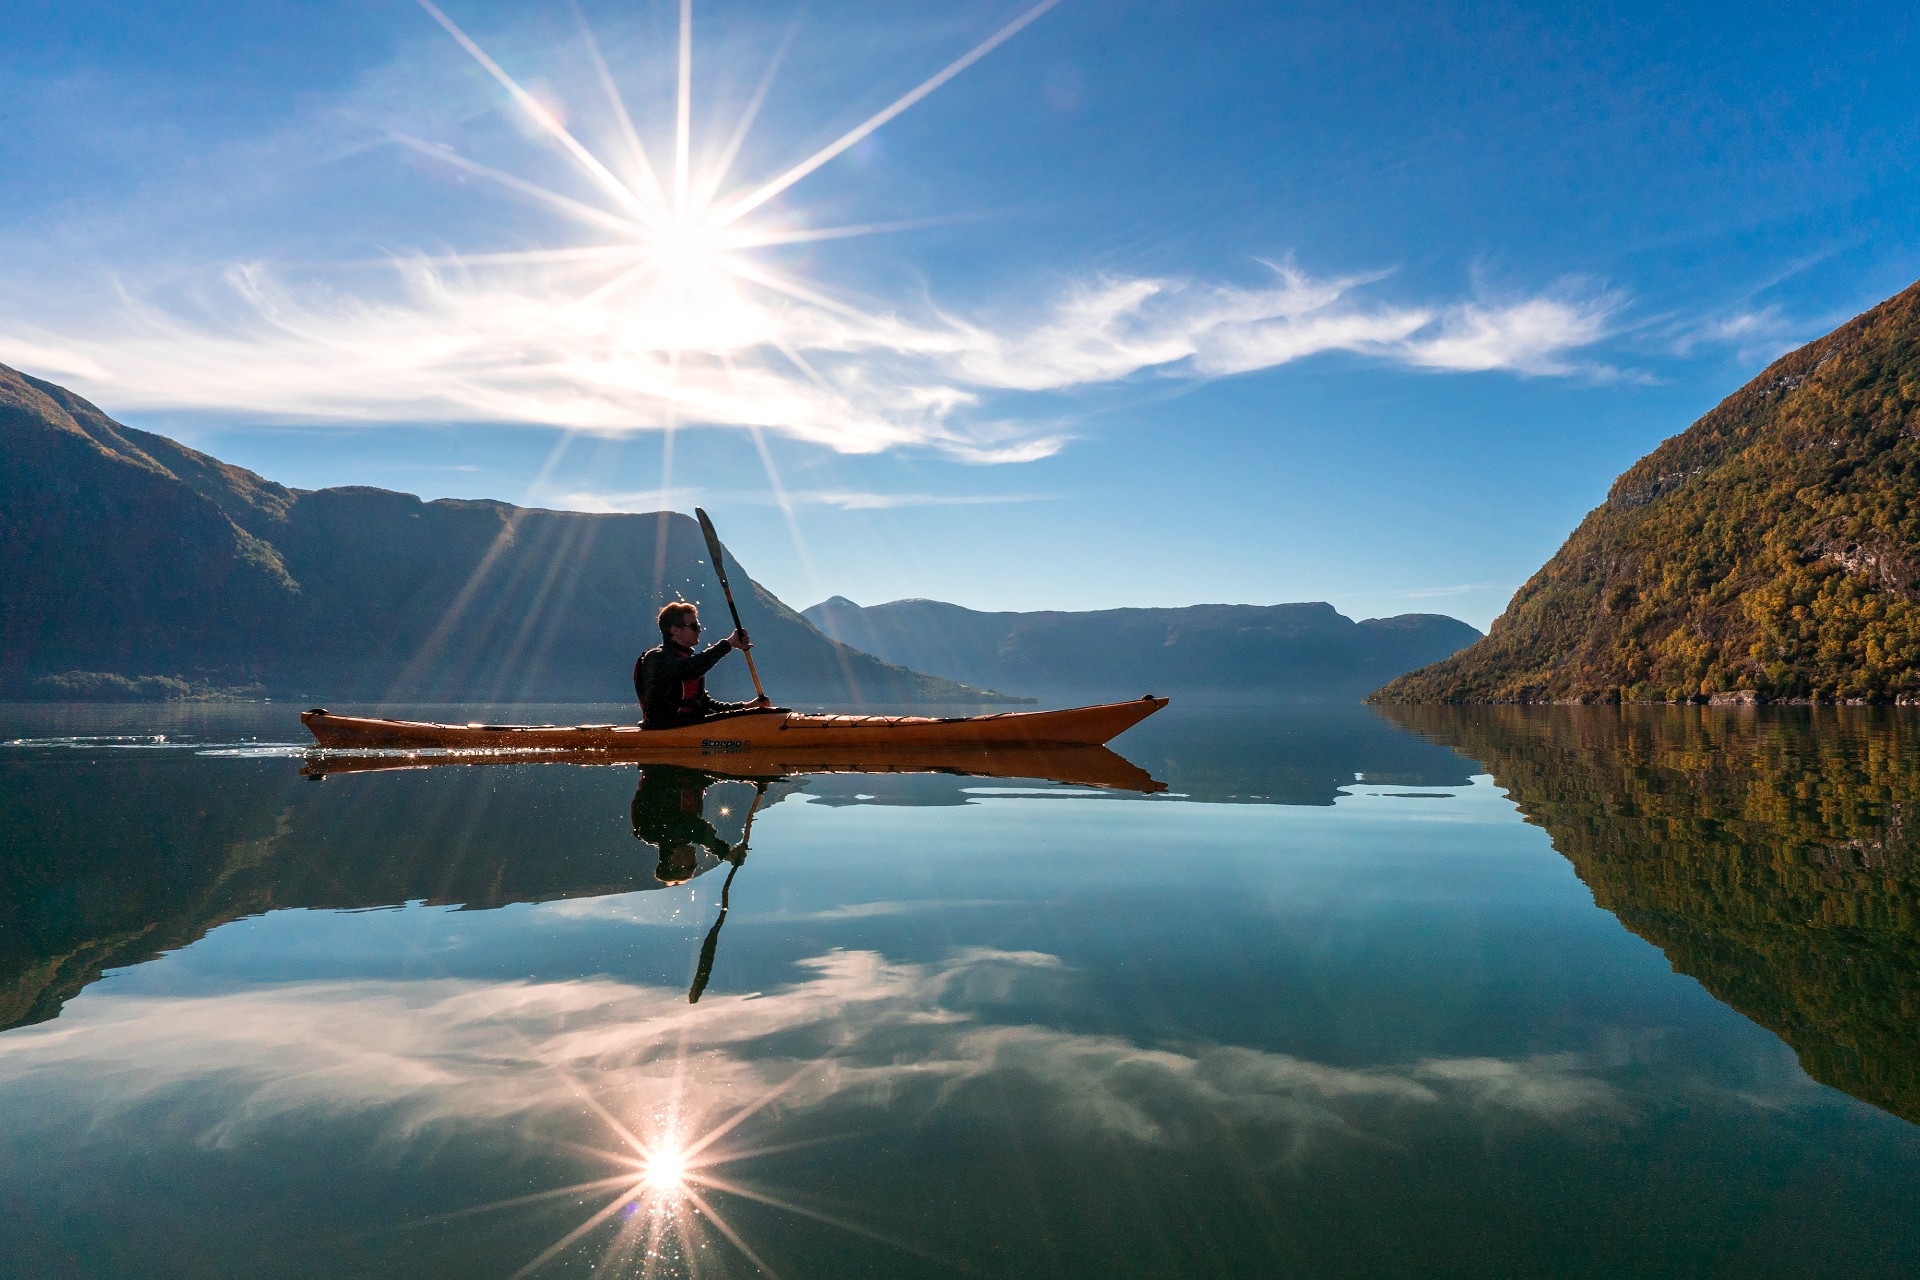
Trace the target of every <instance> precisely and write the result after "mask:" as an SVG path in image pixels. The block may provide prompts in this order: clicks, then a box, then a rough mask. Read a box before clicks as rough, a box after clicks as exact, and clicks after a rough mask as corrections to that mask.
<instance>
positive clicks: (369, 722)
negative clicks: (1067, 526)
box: [300, 695, 1167, 755]
mask: <svg viewBox="0 0 1920 1280" xmlns="http://www.w3.org/2000/svg"><path fill="white" fill-rule="evenodd" d="M1166 705H1167V700H1166V699H1165V698H1155V697H1153V696H1151V695H1149V696H1147V697H1144V698H1137V699H1135V700H1134V701H1132V702H1113V703H1107V704H1105V705H1103V706H1097V707H1071V708H1068V709H1066V710H1064V711H1003V712H1000V713H998V714H995V715H985V716H950V717H939V716H839V715H809V714H806V713H803V712H797V711H778V710H769V711H750V712H745V713H742V714H740V715H733V716H727V717H725V718H724V719H720V720H709V721H708V722H707V723H705V724H695V725H687V726H685V727H683V728H679V729H641V728H639V727H637V726H635V725H620V724H576V725H551V724H428V723H425V722H421V721H413V720H375V719H370V718H367V717H364V716H337V715H334V714H333V713H332V712H330V711H328V710H326V709H325V708H321V707H316V708H315V709H313V710H312V711H305V712H302V713H301V715H300V722H301V723H302V724H304V725H306V726H307V728H308V729H309V730H311V731H312V733H313V736H314V738H315V739H317V740H318V741H319V744H320V746H321V747H322V748H324V749H326V750H329V751H341V750H347V751H351V750H354V749H357V748H385V747H402V748H415V749H419V748H445V749H449V750H481V751H554V750H562V751H609V750H627V749H633V748H640V749H642V750H644V751H646V752H648V753H652V752H656V751H659V752H667V751H678V752H683V753H688V752H691V753H700V754H707V755H713V754H724V753H730V752H736V751H766V750H776V749H777V752H779V753H794V752H798V751H802V750H814V749H818V748H829V749H835V750H846V749H852V748H862V749H865V748H881V749H895V748H898V749H911V748H927V747H1001V746H1099V745H1101V744H1102V743H1105V742H1106V741H1108V740H1109V739H1111V738H1113V737H1114V736H1115V735H1117V734H1120V733H1122V732H1124V731H1126V730H1127V729H1130V728H1132V727H1133V726H1134V725H1136V724H1139V723H1140V722H1141V721H1142V720H1144V719H1146V718H1147V717H1148V716H1150V715H1152V714H1153V713H1154V712H1156V711H1158V710H1159V709H1160V708H1162V707H1164V706H1166Z"/></svg>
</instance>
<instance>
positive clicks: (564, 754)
mask: <svg viewBox="0 0 1920 1280" xmlns="http://www.w3.org/2000/svg"><path fill="white" fill-rule="evenodd" d="M497 764H522V765H524V764H567V765H622V766H632V765H639V766H640V767H642V768H645V767H646V766H647V765H650V764H680V765H691V766H692V767H695V768H698V769H700V770H702V771H703V772H706V773H711V774H714V775H717V776H720V777H726V778H742V779H748V780H757V781H772V780H775V779H778V778H785V777H793V776H797V775H801V774H820V773H945V774H958V775H963V776H967V777H979V778H1033V779H1039V780H1044V781H1047V782H1059V783H1064V784H1066V785H1068V786H1076V787H1100V788H1103V789H1105V790H1108V791H1140V792H1144V793H1146V794H1148V795H1151V794H1153V793H1155V792H1158V791H1165V790H1166V789H1167V784H1166V783H1164V782H1161V781H1160V780H1159V779H1158V778H1155V777H1154V776H1153V775H1152V774H1150V773H1148V772H1147V771H1146V770H1145V769H1142V768H1141V767H1140V766H1139V765H1136V764H1134V763H1133V762H1132V761H1131V760H1127V759H1125V758H1124V757H1122V756H1119V755H1116V754H1115V753H1114V752H1112V751H1110V750H1108V749H1107V748H1106V747H1084V746H1065V747H1045V746H1030V745H1021V746H999V747H994V746H975V747H945V748H941V747H921V748H907V749H904V750H902V749H897V748H894V749H882V748H878V747H854V748H840V749H835V748H832V747H813V748H803V749H801V750H798V751H781V750H778V749H767V750H760V751H752V752H740V753H738V754H733V753H721V754H716V755H714V756H711V757H708V758H705V759H701V760H699V761H698V762H695V761H692V760H690V759H689V757H688V754H687V752H685V751H684V750H680V751H648V750H646V749H645V748H642V747H635V748H631V749H627V748H606V749H603V750H598V751H577V750H568V749H565V748H560V749H556V750H550V751H542V752H538V753H533V754H530V753H527V752H519V751H486V750H479V749H470V750H454V751H443V752H439V753H437V754H428V755H420V754H417V753H413V752H394V751H389V752H386V753H384V754H381V755H353V754H350V753H348V754H342V753H338V752H318V753H315V754H314V755H313V756H312V757H311V758H309V759H308V761H307V763H306V765H305V767H304V768H302V769H301V770H300V772H301V773H303V774H305V775H306V776H307V777H309V778H315V779H324V778H332V777H337V776H339V775H342V774H349V773H370V772H386V771H389V770H394V769H441V768H447V767H450V766H456V765H462V766H467V767H469V768H471V767H474V766H484V765H497Z"/></svg>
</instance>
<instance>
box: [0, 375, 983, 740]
mask: <svg viewBox="0 0 1920 1280" xmlns="http://www.w3.org/2000/svg"><path fill="white" fill-rule="evenodd" d="M0 462H3V463H4V466H0V598H4V599H5V600H6V602H7V607H6V608H5V609H4V610H0V692H4V693H7V694H11V695H13V696H34V695H36V694H37V695H39V696H54V695H61V694H66V693H74V692H85V690H86V689H88V688H93V687H99V688H104V689H106V691H107V692H108V693H112V692H113V691H114V689H115V688H116V687H118V686H115V685H114V684H113V682H112V681H110V680H109V681H105V682H102V681H100V680H92V679H90V678H88V677H74V676H67V677H66V679H65V680H64V681H63V680H61V679H60V677H61V676H62V675H63V673H73V672H84V673H95V674H99V673H105V674H107V675H110V676H117V677H121V678H122V680H123V682H124V681H126V680H132V681H135V682H138V681H139V680H140V678H142V677H145V678H147V680H146V682H145V685H140V684H137V683H136V684H134V685H129V686H128V687H129V688H136V689H137V688H144V687H148V686H151V687H153V688H159V689H165V688H170V687H175V686H173V685H167V684H166V683H165V681H174V682H175V685H179V684H181V682H184V684H186V685H198V686H214V687H220V686H226V687H231V686H260V687H263V688H265V689H266V690H268V691H271V692H276V693H282V694H286V695H289V696H301V697H309V698H314V699H327V700H334V699H360V700H488V701H572V700H591V701H613V702H622V701H630V700H631V699H632V697H633V689H632V683H631V672H632V665H633V659H634V657H635V655H636V654H637V653H638V651H639V650H640V649H642V648H645V647H647V646H649V645H652V644H654V643H657V641H658V632H657V630H656V629H655V627H654V624H653V621H652V618H653V614H654V612H655V611H656V610H657V609H658V608H659V606H660V605H661V604H663V603H665V602H666V601H668V600H671V599H673V598H674V597H675V596H676V595H679V596H684V597H685V598H686V599H688V600H692V601H694V602H695V603H697V604H700V605H701V606H702V610H703V613H704V614H705V615H706V617H707V618H708V620H709V621H719V620H721V619H724V618H725V616H726V604H725V601H724V599H723V597H722V595H721V592H720V588H719V583H718V580H717V579H716V578H715V577H714V575H713V571H712V568H711V566H709V565H708V564H707V550H706V545H705V543H704V541H703V540H702V538H701V536H700V531H699V528H698V526H697V525H695V523H694V522H693V520H692V519H690V518H689V517H687V516H683V515H679V514H676V513H672V512H664V511H663V512H656V513H652V514H648V515H584V514H580V513H576V512H562V511H539V510H530V509H527V508H522V507H515V506H512V505H510V504H507V503H503V502H466V501H438V502H422V501H421V500H420V499H419V498H417V497H415V496H413V495H412V494H406V493H391V492H388V491H385V490H381V489H367V488H342V489H322V490H316V491H306V492H303V491H298V490H293V489H288V488H286V487H284V486H282V485H277V484H274V483H273V482H271V481H269V480H265V479H263V478H261V477H260V476H257V475H254V474H253V473H252V472H250V471H245V470H242V469H241V468H238V467H232V466H228V465H227V464H225V463H223V462H221V461H219V460H218V459H216V458H211V457H208V456H207V455H206V454H202V453H197V452H195V451H194V450H192V449H188V448H186V447H185V446H183V445H180V444H178V443H176V442H174V441H172V440H168V439H166V438H165V437H163V436H157V435H152V434H150V433H147V432H143V431H136V430H134V429H132V428H130V427H125V426H122V425H120V424H118V423H116V422H114V421H113V420H111V419H110V418H108V417H106V415H104V414H102V413H101V412H100V411H99V410H98V409H96V408H94V407H93V406H92V405H90V404H88V403H87V402H86V401H84V400H82V399H80V398H79V397H78V396H75V395H73V394H71V393H70V392H67V391H64V390H62V389H61V388H59V387H56V386H53V385H52V384H50V383H46V382H42V381H40V380H38V379H35V378H30V377H26V376H24V375H21V374H19V373H16V372H14V371H13V370H11V369H6V368H4V367H0ZM728 572H729V578H730V580H731V581H732V582H733V583H734V584H735V587H736V595H737V596H738V597H739V603H740V611H741V616H742V618H743V620H744V621H745V623H746V625H747V627H748V629H749V630H751V631H752V632H753V633H754V639H755V641H756V645H757V647H758V652H757V653H756V655H755V656H756V658H757V659H758V661H759V663H760V668H761V675H762V677H763V678H764V679H765V681H766V683H767V686H768V688H769V690H770V691H771V692H773V693H774V694H775V695H776V696H778V697H780V698H782V699H785V700H790V701H791V700H806V701H811V702H835V703H854V704H872V705H897V704H900V703H903V702H968V701H981V700H983V698H988V697H990V696H991V695H983V694H982V693H981V691H979V690H974V689H968V688H964V687H962V686H960V685H958V684H955V683H954V682H952V681H948V680H941V679H937V678H932V677H928V676H924V675H921V674H920V673H918V672H914V671H909V670H905V669H903V668H901V667H897V666H893V665H891V664H888V663H886V662H882V661H880V660H878V659H876V658H874V657H872V656H870V655H868V654H865V653H860V652H857V651H855V650H853V649H850V648H848V647H847V646H845V645H842V644H839V643H837V642H836V641H833V640H831V639H829V638H827V637H826V636H823V635H821V634H820V633H819V632H818V631H817V630H815V629H814V627H813V626H812V625H811V624H810V623H808V622H807V620H806V619H804V618H802V617H801V616H800V615H799V614H798V613H796V612H794V611H793V610H792V609H790V608H788V607H787V606H786V605H785V604H783V603H781V602H780V601H779V600H778V599H776V598H775V597H774V596H773V595H772V594H771V593H770V592H768V591H767V590H766V589H765V588H763V587H761V586H760V585H759V584H757V583H755V582H753V581H752V580H751V579H750V578H749V577H748V576H747V573H746V571H745V570H744V569H742V568H741V567H740V566H739V565H738V564H737V563H734V564H730V565H729V567H728ZM735 668H742V669H738V670H736V669H735ZM155 677H159V678H161V679H160V680H158V681H156V680H155V679H154V678H155ZM49 678H51V679H49ZM711 683H712V684H713V686H714V688H715V691H716V693H718V694H720V695H721V696H733V697H750V696H751V691H750V685H749V684H748V683H747V679H746V674H745V671H744V669H743V664H740V663H738V662H728V663H724V664H722V667H721V668H720V669H719V670H717V671H716V673H715V676H714V678H713V680H712V681H711Z"/></svg>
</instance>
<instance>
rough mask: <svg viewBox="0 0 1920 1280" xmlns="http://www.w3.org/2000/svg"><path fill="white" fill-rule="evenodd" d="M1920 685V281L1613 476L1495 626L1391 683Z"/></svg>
mask: <svg viewBox="0 0 1920 1280" xmlns="http://www.w3.org/2000/svg"><path fill="white" fill-rule="evenodd" d="M1740 691H1750V696H1752V697H1754V698H1757V699H1760V700H1767V699H1792V698H1813V699H1823V700H1824V699H1855V698H1860V699H1870V700H1913V699H1920V285H1915V286H1914V287H1913V288H1910V289H1908V290H1906V291H1905V292H1904V293H1902V294H1900V295H1899V296H1897V297H1894V298H1891V299H1889V300H1888V301H1886V302H1884V303H1882V304H1881V305H1879V306H1877V307H1875V308H1874V309H1873V310H1871V311H1869V312H1867V313H1866V314H1865V315H1862V316H1860V317H1858V318H1856V319H1855V320H1853V321H1851V322H1849V323H1848V324H1846V325H1844V326H1842V327H1841V328H1839V329H1837V330H1835V331H1834V332H1833V333H1830V334H1828V335H1827V336H1826V337H1824V338H1821V339H1820V340H1819V341H1817V342H1813V343H1810V344H1808V345H1807V346H1805V347H1802V348H1801V349H1800V350H1798V351H1795V352H1793V353H1792V354H1791V355H1788V356H1784V357H1782V358H1781V359H1780V360H1778V361H1776V362H1774V364H1773V365H1772V366H1770V367H1769V368H1768V369H1767V370H1766V371H1765V372H1764V373H1762V374H1761V375H1760V376H1759V377H1757V378H1755V379H1754V380H1753V381H1752V382H1750V383H1748V384H1747V385H1746V386H1745V387H1743V388H1741V389H1740V390H1739V391H1737V392H1735V393H1734V394H1733V395H1731V396H1729V397H1728V398H1727V399H1726V400H1725V401H1723V402H1722V403H1721V404H1720V405H1719V406H1718V407H1717V408H1715V409H1714V410H1713V411H1712V412H1711V413H1709V414H1707V415H1706V416H1705V417H1704V418H1702V419H1700V421H1698V422H1696V423H1694V424H1693V426H1692V427H1690V428H1688V429H1687V430H1686V431H1685V432H1683V433H1681V434H1680V435H1677V436H1675V437H1673V438H1672V439H1671V440H1668V441H1666V442H1665V443H1664V444H1662V445H1661V446H1660V447H1659V448H1657V449H1655V450H1654V451H1653V452H1652V453H1650V454H1648V455H1647V456H1646V457H1645V458H1643V459H1641V460H1640V461H1639V462H1637V463H1635V464H1634V465H1633V467H1631V468H1630V469H1628V471H1627V472H1626V473H1625V474H1624V475H1622V476H1621V477H1620V478H1619V479H1618V480H1616V481H1615V482H1614V485H1613V488H1612V490H1611V491H1610V492H1609V493H1608V495H1607V500H1606V502H1605V503H1604V504H1602V505H1601V506H1600V507H1599V508H1598V509H1597V510H1595V511H1594V512H1593V513H1592V514H1590V515H1589V516H1588V517H1587V518H1586V519H1585V520H1584V521H1582V522H1581V524H1580V527H1579V528H1578V529H1576V530H1574V532H1573V536H1571V537H1570V538H1568V539H1567V541H1566V544H1565V545H1564V546H1562V547H1561V548H1560V550H1559V552H1558V553H1556V554H1555V555H1554V557H1553V559H1551V560H1550V561H1548V562H1547V564H1546V565H1545V566H1544V567H1543V568H1542V569H1541V570H1540V571H1539V572H1538V573H1536V574H1535V575H1534V576H1533V578H1532V579H1531V580H1530V581H1529V582H1528V583H1527V584H1526V585H1525V586H1523V587H1521V588H1520V590H1519V592H1518V593H1517V594H1516V595H1515V596H1514V597H1513V601H1512V603H1511V604H1509V605H1508V606H1507V610H1506V612H1505V613H1504V614H1502V615H1501V616H1500V618H1499V619H1498V620H1497V621H1496V622H1495V623H1494V624H1493V627H1492V628H1491V630H1490V631H1489V632H1488V634H1487V638H1486V639H1485V640H1483V641H1481V642H1480V643H1479V644H1476V645H1474V646H1473V647H1472V648H1471V649H1468V650H1466V651H1465V652H1464V653H1460V654H1457V655H1455V656H1453V657H1451V658H1449V659H1447V660H1446V661H1444V662H1440V663H1436V664H1435V665H1434V666H1432V667H1429V668H1427V669H1426V670H1423V671H1417V672H1414V673H1413V674H1411V675H1408V676H1406V677H1404V678H1402V679H1400V680H1396V681H1394V682H1393V683H1392V684H1390V685H1388V686H1387V687H1386V688H1384V689H1382V690H1380V691H1379V693H1378V694H1377V695H1376V697H1377V698H1379V699H1380V700H1383V701H1399V702H1422V701H1455V702H1461V701H1465V702H1472V701H1520V702H1533V701H1612V700H1617V699H1621V698H1624V699H1627V700H1630V701H1633V700H1639V701H1671V700H1680V699H1690V698H1711V697H1713V696H1714V695H1716V694H1717V695H1721V696H1722V697H1726V696H1736V695H1738V694H1739V692H1740Z"/></svg>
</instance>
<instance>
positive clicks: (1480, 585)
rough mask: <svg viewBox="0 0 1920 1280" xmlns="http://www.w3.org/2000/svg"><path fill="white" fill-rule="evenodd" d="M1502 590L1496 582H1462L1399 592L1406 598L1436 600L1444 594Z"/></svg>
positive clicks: (1458, 594) (1468, 593)
mask: <svg viewBox="0 0 1920 1280" xmlns="http://www.w3.org/2000/svg"><path fill="white" fill-rule="evenodd" d="M1499 590H1502V588H1501V586H1500V584H1499V583H1497V582H1462V583H1458V584H1456V585H1454V586H1451V587H1414V588H1412V589H1411V590H1408V591H1402V592H1401V593H1400V594H1401V595H1402V596H1404V597H1405V598H1407V599H1408V600H1438V599H1440V598H1442V597H1444V596H1466V595H1472V594H1473V593H1474V592H1476V591H1499Z"/></svg>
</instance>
